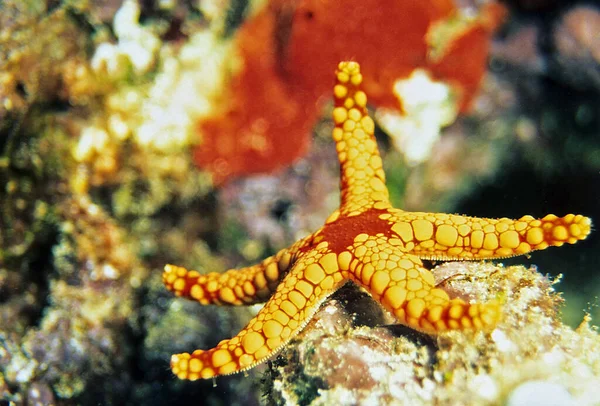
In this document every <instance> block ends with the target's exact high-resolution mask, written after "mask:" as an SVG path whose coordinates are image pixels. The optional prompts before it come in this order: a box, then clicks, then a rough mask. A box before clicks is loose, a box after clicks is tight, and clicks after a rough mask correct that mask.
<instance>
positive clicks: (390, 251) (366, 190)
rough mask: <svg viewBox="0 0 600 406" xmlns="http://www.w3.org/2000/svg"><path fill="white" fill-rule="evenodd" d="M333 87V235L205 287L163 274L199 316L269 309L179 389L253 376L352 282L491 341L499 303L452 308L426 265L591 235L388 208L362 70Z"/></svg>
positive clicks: (581, 227)
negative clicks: (211, 309)
mask: <svg viewBox="0 0 600 406" xmlns="http://www.w3.org/2000/svg"><path fill="white" fill-rule="evenodd" d="M336 78H337V83H336V85H335V87H334V90H333V93H334V102H335V106H334V110H333V121H334V123H335V128H334V130H333V139H334V141H335V143H336V149H337V152H338V159H339V161H340V177H341V204H340V208H339V210H336V211H335V212H334V213H333V214H332V215H331V216H330V217H329V218H328V219H327V221H326V222H325V225H324V226H323V227H321V228H320V229H319V230H317V231H316V232H315V233H313V234H311V235H310V236H308V237H306V238H304V239H301V240H300V241H298V242H296V243H295V244H293V245H292V246H291V247H289V248H286V249H283V250H281V251H279V252H278V253H277V254H276V255H274V256H272V257H269V258H267V259H265V260H263V261H262V262H261V263H260V264H257V265H255V266H251V267H247V268H242V269H237V270H235V269H233V270H229V271H227V272H225V273H223V274H218V273H209V274H207V275H201V274H200V273H198V272H196V271H188V270H186V269H185V268H181V267H178V266H175V265H167V266H165V271H164V273H163V281H164V284H165V286H166V287H167V288H168V289H169V290H171V291H173V292H174V293H175V294H176V295H177V296H182V297H187V298H189V299H192V300H196V301H198V302H200V303H201V304H221V305H243V304H251V303H258V302H264V301H267V303H266V304H265V306H264V307H263V308H262V310H260V311H259V312H258V314H257V315H256V316H255V317H254V318H253V319H252V320H251V321H250V322H249V323H248V325H247V326H246V327H245V328H244V329H243V330H242V331H241V332H240V333H239V334H238V335H237V336H235V337H233V338H231V339H228V340H223V341H221V342H220V343H219V344H218V345H217V346H216V347H215V348H212V349H209V350H206V351H204V350H196V351H194V352H193V353H191V354H189V353H182V354H176V355H173V356H172V358H171V368H172V370H173V373H174V374H175V375H176V376H177V377H179V378H181V379H189V380H196V379H201V378H203V379H206V378H212V377H215V376H218V375H227V374H231V373H235V372H239V371H243V370H247V369H249V368H252V367H253V366H255V365H257V364H259V363H261V362H264V361H265V360H266V359H268V358H269V357H271V356H273V355H274V354H275V353H276V352H277V351H279V349H280V348H281V347H282V346H283V345H285V344H286V343H287V342H288V341H289V340H290V339H291V338H292V337H293V336H294V335H296V334H297V333H298V332H299V331H300V330H301V329H302V328H303V327H304V326H305V325H306V323H307V322H308V320H310V318H311V317H312V316H313V315H314V313H315V312H316V311H317V309H318V308H319V306H320V304H321V303H322V302H323V301H324V300H326V299H327V297H328V296H329V295H331V294H332V293H333V292H334V291H335V290H336V289H338V288H339V287H340V286H341V285H343V284H344V283H345V282H346V281H348V280H351V281H353V282H354V283H356V284H358V285H360V286H362V287H363V288H365V289H366V290H367V291H368V292H369V293H370V294H371V295H372V296H373V298H374V299H375V300H377V301H378V302H379V303H381V305H382V306H384V307H385V308H386V309H387V310H389V311H390V312H392V313H393V314H394V315H395V316H396V318H397V319H398V321H399V322H400V323H403V324H405V325H407V326H410V327H412V328H415V329H417V330H420V331H423V332H426V333H431V334H435V333H439V332H442V331H446V330H462V329H476V330H489V329H492V328H493V327H494V326H495V325H496V323H497V322H498V320H499V318H500V313H501V308H500V305H499V304H498V303H497V302H496V301H491V302H488V303H467V302H465V301H463V300H461V299H450V298H449V297H448V294H447V293H446V292H445V291H443V290H442V289H439V288H437V287H436V286H435V281H434V277H433V274H432V273H431V272H430V271H429V270H427V269H425V268H424V267H423V263H422V261H421V260H422V259H438V260H446V261H450V260H481V259H488V258H501V257H508V256H513V255H521V254H525V253H528V252H530V251H534V250H541V249H545V248H547V247H549V246H561V245H563V244H564V243H569V244H573V243H575V242H577V241H578V240H583V239H585V238H586V237H587V235H588V234H589V233H590V229H591V220H590V219H589V218H587V217H584V216H581V215H573V214H568V215H566V216H564V217H557V216H555V215H552V214H549V215H547V216H546V217H544V218H542V219H534V218H533V217H531V216H524V217H521V218H520V219H518V220H510V219H507V218H502V219H485V218H476V217H468V216H459V215H452V214H443V213H415V212H405V211H402V210H399V209H395V208H393V207H392V206H391V204H390V202H389V198H388V190H387V187H386V185H385V174H384V172H383V169H382V163H381V157H380V155H379V151H378V149H377V143H376V142H375V137H374V136H373V132H374V127H375V126H374V124H373V120H372V119H371V118H370V117H369V115H368V112H367V109H366V105H367V97H366V95H365V93H364V92H363V91H362V90H360V84H361V82H362V75H361V74H360V67H359V65H358V63H356V62H341V63H340V64H339V66H338V71H337V74H336Z"/></svg>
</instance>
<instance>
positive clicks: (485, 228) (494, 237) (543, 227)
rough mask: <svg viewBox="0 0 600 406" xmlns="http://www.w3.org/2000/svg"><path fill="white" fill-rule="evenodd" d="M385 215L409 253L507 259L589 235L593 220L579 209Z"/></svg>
mask: <svg viewBox="0 0 600 406" xmlns="http://www.w3.org/2000/svg"><path fill="white" fill-rule="evenodd" d="M388 213H389V214H387V215H384V217H385V219H386V220H387V221H389V222H390V223H391V224H392V226H391V230H392V231H393V232H394V233H395V234H396V235H397V236H398V237H399V238H400V239H401V240H402V242H403V243H404V248H405V250H406V251H407V252H411V253H412V254H414V255H417V256H419V257H420V258H423V259H435V260H443V261H448V260H477V259H487V258H505V257H511V256H515V255H522V254H526V253H528V252H531V251H535V250H543V249H545V248H548V247H549V246H557V247H560V246H561V245H563V244H564V243H569V244H574V243H575V242H577V241H579V240H583V239H585V238H586V237H587V236H588V234H589V233H590V230H591V220H590V219H589V218H588V217H584V216H582V215H580V214H578V215H574V214H567V215H566V216H564V217H557V216H555V215H554V214H549V215H547V216H545V217H544V218H541V219H535V218H533V217H532V216H523V217H521V218H520V219H518V220H511V219H508V218H501V219H489V218H478V217H468V216H459V215H454V214H443V213H418V212H405V211H402V210H396V209H391V210H388Z"/></svg>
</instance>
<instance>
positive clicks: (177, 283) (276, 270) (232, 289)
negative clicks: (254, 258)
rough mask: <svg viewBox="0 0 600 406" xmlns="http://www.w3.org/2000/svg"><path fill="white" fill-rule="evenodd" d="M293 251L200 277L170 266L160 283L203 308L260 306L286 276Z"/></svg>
mask: <svg viewBox="0 0 600 406" xmlns="http://www.w3.org/2000/svg"><path fill="white" fill-rule="evenodd" d="M295 247H296V245H294V246H292V248H290V249H283V250H281V251H279V252H278V253H277V254H275V255H273V256H271V257H268V258H266V259H264V260H263V261H262V262H260V263H259V264H256V265H253V266H249V267H246V268H241V269H230V270H228V271H226V272H223V273H219V272H211V273H208V274H204V275H203V274H200V273H199V272H198V271H190V270H187V269H185V268H183V267H180V266H176V265H170V264H169V265H166V266H165V269H164V272H163V283H164V285H165V286H166V287H167V289H169V290H170V291H171V292H173V293H175V295H177V296H180V297H185V298H187V299H191V300H195V301H198V302H200V303H201V304H203V305H207V304H218V305H249V304H254V303H263V302H264V301H265V300H267V299H268V298H269V296H271V294H272V293H273V291H274V290H275V288H276V287H277V285H278V284H279V282H280V281H281V279H282V278H283V277H284V276H285V275H286V273H287V272H288V270H289V267H290V264H291V262H292V258H293V252H294V251H293V250H294V249H295Z"/></svg>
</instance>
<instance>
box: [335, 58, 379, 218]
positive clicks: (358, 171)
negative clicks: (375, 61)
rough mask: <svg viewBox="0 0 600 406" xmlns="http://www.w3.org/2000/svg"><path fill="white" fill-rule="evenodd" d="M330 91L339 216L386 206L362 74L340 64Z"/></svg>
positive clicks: (354, 66) (350, 64)
mask: <svg viewBox="0 0 600 406" xmlns="http://www.w3.org/2000/svg"><path fill="white" fill-rule="evenodd" d="M336 79H337V82H336V85H335V87H334V90H333V94H334V109H333V121H334V122H335V128H334V130H333V139H334V140H335V144H336V149H337V153H338V159H339V161H340V165H341V167H340V172H341V191H342V192H341V195H342V196H341V201H342V203H341V208H340V211H341V214H342V215H349V216H353V215H357V214H360V213H361V212H363V211H365V210H366V209H368V208H369V207H373V206H375V207H377V208H387V207H389V196H388V190H387V187H386V186H385V173H384V172H383V166H382V162H381V157H380V156H379V151H378V149H377V142H376V141H375V136H374V135H373V134H374V130H375V125H374V123H373V120H372V119H371V117H369V115H368V112H367V108H366V106H367V96H366V95H365V93H364V92H363V91H362V90H360V84H361V82H362V75H361V73H360V68H359V66H358V64H357V63H356V62H341V63H340V64H339V66H338V70H337V73H336Z"/></svg>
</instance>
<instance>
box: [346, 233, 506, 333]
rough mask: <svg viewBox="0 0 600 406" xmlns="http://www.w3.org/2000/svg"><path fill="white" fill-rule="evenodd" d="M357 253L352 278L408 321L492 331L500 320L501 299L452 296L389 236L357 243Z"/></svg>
mask: <svg viewBox="0 0 600 406" xmlns="http://www.w3.org/2000/svg"><path fill="white" fill-rule="evenodd" d="M355 244H356V243H355ZM361 247H362V248H361ZM374 248H375V249H374ZM354 252H355V253H356V255H361V256H360V258H356V259H355V260H353V261H352V262H351V264H350V279H351V280H352V281H354V282H355V283H357V284H359V285H360V286H362V287H364V288H365V289H366V290H367V291H368V292H369V293H370V294H371V295H372V296H373V298H374V299H375V300H377V301H379V302H380V303H381V304H382V305H383V306H384V307H385V308H386V309H387V310H388V311H390V312H391V313H392V314H394V316H396V318H397V319H398V321H399V322H400V323H402V324H405V325H407V326H409V327H412V328H414V329H417V330H420V331H423V332H426V333H430V334H431V333H439V332H441V331H446V330H462V329H477V330H482V329H484V330H485V329H491V328H493V327H494V326H495V325H496V324H497V323H498V320H499V319H500V305H499V304H498V303H497V302H496V301H490V302H488V303H474V304H469V303H466V302H465V301H463V300H461V299H452V300H451V299H450V298H449V297H448V294H447V293H446V292H445V291H444V290H442V289H439V288H436V287H435V280H434V278H433V274H432V273H431V272H430V271H428V270H427V269H425V268H424V267H423V263H422V262H421V260H420V259H419V258H418V257H417V256H415V255H411V254H406V253H403V252H402V251H401V250H400V249H399V247H398V246H394V245H392V244H390V243H387V242H386V241H385V240H384V237H369V238H368V239H367V240H366V241H364V242H363V243H360V244H359V245H358V246H355V249H354Z"/></svg>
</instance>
